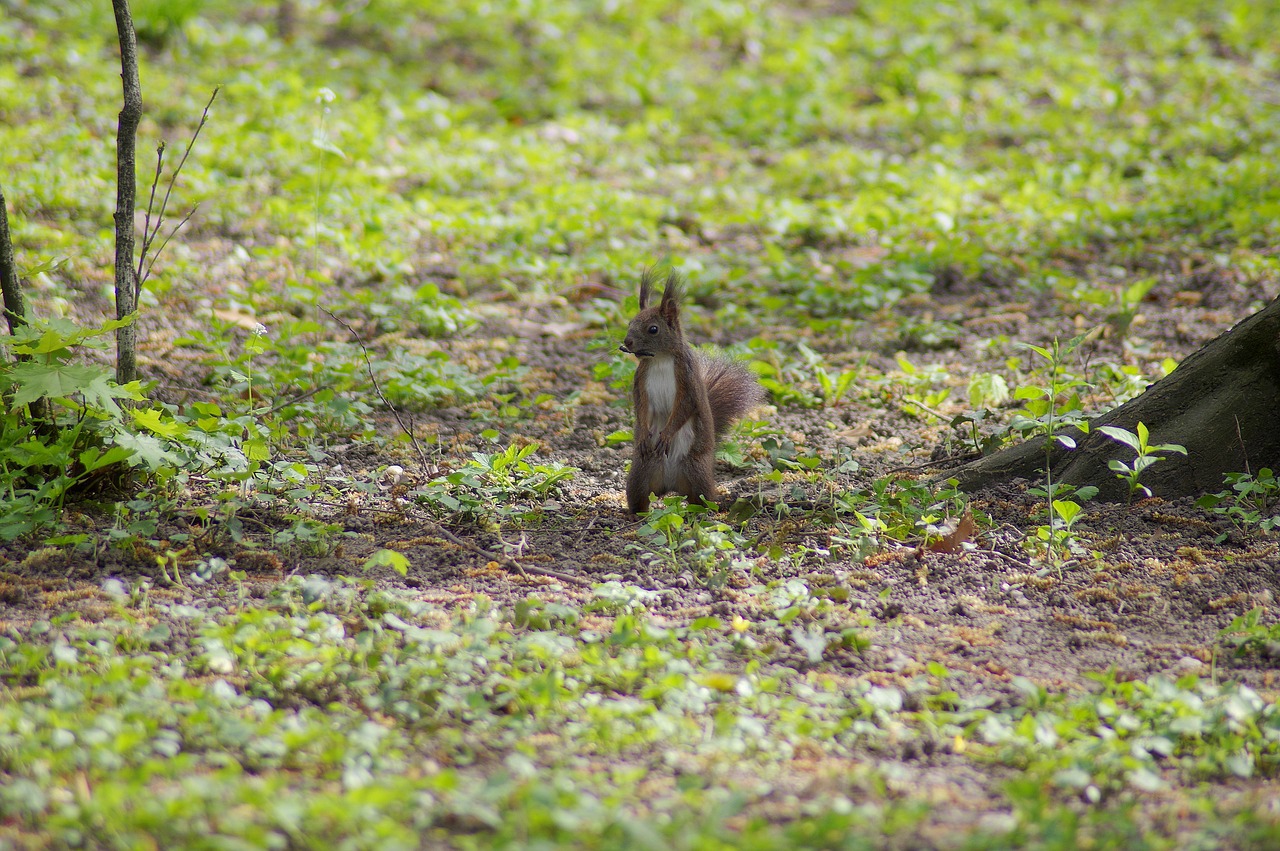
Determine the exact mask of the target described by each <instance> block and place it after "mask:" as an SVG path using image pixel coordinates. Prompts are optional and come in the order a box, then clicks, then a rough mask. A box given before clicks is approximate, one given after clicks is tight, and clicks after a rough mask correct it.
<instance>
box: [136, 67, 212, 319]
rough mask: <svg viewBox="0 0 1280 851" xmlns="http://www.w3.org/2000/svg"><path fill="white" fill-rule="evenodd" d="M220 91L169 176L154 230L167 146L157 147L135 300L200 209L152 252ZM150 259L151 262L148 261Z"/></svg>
mask: <svg viewBox="0 0 1280 851" xmlns="http://www.w3.org/2000/svg"><path fill="white" fill-rule="evenodd" d="M221 90H222V87H221V86H218V87H215V88H214V90H213V94H211V95H209V102H208V103H206V104H205V105H204V111H203V112H201V113H200V123H199V124H197V125H196V129H195V132H193V133H192V134H191V139H190V141H188V142H187V149H186V150H185V151H183V152H182V159H181V160H179V161H178V166H177V168H175V169H174V170H173V174H172V175H170V176H169V185H168V187H167V188H166V189H165V192H164V198H163V199H161V201H160V209H159V211H157V212H156V220H155V226H154V227H152V223H151V214H152V212H153V210H154V209H155V200H156V187H157V186H158V185H159V183H160V175H161V172H162V171H163V170H164V149H165V147H164V142H161V143H160V144H159V145H157V146H156V173H155V175H154V176H153V177H152V178H151V197H150V198H148V199H147V213H146V218H145V219H144V220H143V224H142V250H141V251H140V252H139V253H138V272H137V275H136V280H137V284H136V286H137V290H136V293H135V296H140V295H141V294H142V285H143V284H144V283H146V280H147V278H149V277H151V269H152V267H154V266H155V264H156V258H157V257H159V256H160V255H161V254H162V253H164V249H165V246H167V245H168V244H169V240H171V239H173V237H174V235H175V234H176V233H177V232H178V231H180V230H182V228H183V226H185V225H186V223H187V222H189V221H191V217H192V216H194V215H195V213H196V210H198V209H199V208H200V205H199V204H196V205H195V206H193V207H192V208H191V210H190V211H188V213H187V214H186V215H185V216H183V217H182V221H180V222H178V224H176V225H174V227H173V230H171V231H169V235H168V236H166V237H165V238H164V240H163V241H162V242H161V243H160V246H159V247H158V248H156V250H155V251H154V252H151V246H152V244H153V243H154V242H155V238H156V235H157V234H159V232H160V228H161V226H162V225H163V224H164V214H165V211H166V210H167V209H168V208H169V196H170V195H172V194H173V187H174V184H176V183H177V182H178V175H180V174H182V167H183V166H184V165H186V164H187V157H189V156H191V149H192V148H194V147H195V144H196V140H197V139H199V138H200V131H201V130H203V129H204V125H205V124H206V123H207V122H208V120H209V109H210V108H211V107H212V106H213V102H214V100H216V99H217V97H218V92H220V91H221ZM148 255H149V256H150V259H148Z"/></svg>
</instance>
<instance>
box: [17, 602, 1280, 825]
mask: <svg viewBox="0 0 1280 851" xmlns="http://www.w3.org/2000/svg"><path fill="white" fill-rule="evenodd" d="M796 590H797V589H790V590H789V591H788V592H787V593H781V594H780V593H779V592H780V591H781V589H775V590H773V591H770V590H768V589H765V588H761V589H759V590H758V592H757V593H756V594H755V599H756V601H757V605H758V606H759V609H760V613H761V617H760V618H759V619H758V620H756V621H755V622H754V623H751V624H729V623H721V622H720V621H719V620H718V619H716V618H701V619H698V620H695V621H692V622H688V623H685V624H683V625H681V624H673V623H670V622H667V623H663V622H662V621H660V620H659V619H656V618H654V617H652V616H651V615H650V614H649V613H648V611H647V604H646V603H645V602H644V597H645V592H640V591H638V590H637V589H629V588H627V587H624V586H606V587H604V588H602V589H601V590H600V591H599V592H598V593H597V594H596V595H595V596H594V599H593V600H591V601H590V602H587V603H586V604H585V605H583V606H581V607H571V606H565V605H562V604H554V605H551V604H544V603H540V602H539V601H537V599H536V598H531V599H529V600H527V601H525V602H524V603H522V604H520V605H519V606H517V607H516V608H515V609H514V610H509V611H503V610H497V609H494V608H492V607H491V606H490V604H489V603H488V602H487V601H486V600H485V599H483V598H478V599H477V600H475V601H474V602H473V603H472V604H471V605H470V606H469V607H468V608H465V609H463V610H460V611H456V612H447V611H444V610H441V609H437V608H433V607H431V606H429V605H424V604H422V603H420V602H416V601H415V600H414V599H413V598H412V597H411V596H409V595H407V594H404V593H399V592H392V593H389V592H385V591H379V590H374V589H373V586H372V584H370V583H365V582H352V581H346V580H342V581H329V580H325V579H321V578H319V577H312V578H309V579H306V580H300V579H295V580H293V581H290V582H287V583H285V584H283V585H281V586H280V587H279V588H278V589H277V590H276V591H275V592H273V594H272V596H271V598H270V600H269V601H267V603H266V605H262V604H261V603H251V604H250V603H248V602H245V601H238V600H236V598H235V595H234V594H233V593H231V592H230V591H229V592H228V593H227V594H226V595H224V596H223V597H222V598H221V599H213V600H210V601H209V602H210V603H211V604H212V605H206V606H201V607H198V608H197V607H193V606H189V605H186V604H182V603H172V604H170V603H166V602H164V601H163V599H162V598H155V599H152V598H151V597H150V596H149V594H148V592H146V591H145V590H142V591H135V592H134V593H133V595H132V597H131V598H123V597H120V598H117V599H116V601H115V602H113V603H110V604H109V605H107V606H106V607H105V609H103V607H102V606H101V604H98V609H101V610H103V611H104V615H105V616H104V617H102V619H101V620H100V621H99V622H97V623H85V622H83V621H80V620H78V619H77V618H75V617H67V616H60V617H56V618H54V619H53V621H52V622H50V621H44V622H39V623H37V624H36V625H35V626H34V627H33V628H32V629H31V630H30V632H29V633H28V634H27V635H26V636H25V637H24V638H23V640H22V641H15V640H13V639H12V638H0V669H2V670H3V672H4V681H5V686H6V688H7V694H8V699H6V700H3V701H0V771H3V773H4V774H5V775H7V777H8V780H7V782H6V783H5V784H4V787H3V792H0V815H2V816H3V817H4V821H5V824H6V825H7V827H6V828H5V830H6V831H7V832H8V834H9V836H10V837H11V838H12V837H17V838H23V837H25V838H27V839H33V838H38V837H43V840H41V841H52V842H54V843H58V844H61V843H67V844H76V843H77V841H82V840H83V839H84V838H88V837H92V838H93V841H94V842H95V843H96V844H99V845H104V846H108V847H122V848H123V847H134V846H135V845H136V844H137V843H139V842H144V841H152V842H157V843H159V844H161V845H169V844H179V845H183V846H184V847H193V846H192V843H194V844H195V845H196V846H200V847H215V846H217V845H219V844H220V843H222V842H224V841H225V842H227V843H231V844H233V845H234V844H235V843H236V842H242V843H248V844H252V845H266V846H269V847H275V846H279V845H283V844H285V843H289V844H292V845H302V846H318V845H321V844H329V843H332V842H336V841H341V842H342V843H343V844H344V845H346V846H347V847H374V846H379V847H392V846H395V847H416V846H417V843H418V837H422V838H423V839H428V840H429V839H430V838H431V837H437V838H439V839H444V838H449V839H450V840H451V841H453V842H455V843H457V844H459V845H461V846H470V845H472V844H474V845H475V846H476V847H495V846H501V847H523V846H524V844H525V843H530V842H532V843H536V844H542V843H552V844H569V845H572V846H574V847H634V845H633V843H636V844H640V845H642V846H649V847H683V848H708V847H725V846H728V845H733V846H738V845H739V843H741V845H742V846H744V847H759V848H782V847H791V846H790V845H789V843H794V842H796V841H811V840H813V839H814V838H815V837H821V836H822V835H824V834H829V835H831V836H833V837H834V836H838V837H839V840H838V841H836V843H835V844H836V845H838V846H840V847H864V844H863V843H862V841H860V840H857V839H856V838H855V835H856V834H863V835H864V836H869V835H870V833H869V832H878V831H886V832H888V833H889V834H891V835H892V834H894V833H901V834H903V835H910V834H911V832H912V831H916V830H918V831H921V835H924V836H928V835H930V831H931V830H936V829H938V823H935V821H934V820H935V819H936V818H937V817H938V816H940V815H941V813H939V814H937V815H936V816H935V815H931V811H930V807H929V806H928V804H927V798H925V797H920V796H917V795H914V794H911V793H910V792H906V786H904V785H903V784H910V783H912V782H918V781H912V780H911V778H913V777H917V776H919V772H920V771H921V769H922V767H923V766H925V765H928V764H929V763H930V762H931V761H933V760H938V759H943V760H946V761H948V762H949V763H951V764H952V765H954V763H955V762H957V761H961V762H970V763H972V764H973V765H974V766H975V767H981V768H982V770H983V771H984V772H985V773H986V774H987V776H988V777H989V778H991V779H990V780H989V781H988V782H989V783H990V784H991V786H990V788H989V789H988V791H989V793H990V794H991V796H992V797H991V800H989V801H985V802H981V804H979V805H977V806H976V807H974V805H973V803H972V802H971V804H970V806H971V807H974V808H973V809H972V810H966V811H964V812H963V813H962V814H961V815H962V818H961V832H960V834H959V835H958V836H955V837H952V840H953V841H949V842H948V843H947V844H948V845H950V846H952V847H959V846H960V845H961V844H962V842H960V840H961V839H962V838H964V837H968V839H967V840H966V841H970V842H971V843H972V844H973V845H975V847H976V846H977V845H985V844H987V843H991V844H995V845H997V846H1000V845H1004V846H1008V847H1018V846H1021V845H1022V843H1023V841H1024V840H1026V841H1033V842H1037V843H1041V844H1040V846H1039V847H1062V848H1065V847H1071V846H1070V845H1069V844H1067V841H1068V839H1071V838H1072V837H1078V836H1089V837H1092V838H1094V839H1095V840H1096V841H1099V842H1101V843H1103V845H1104V846H1105V845H1106V844H1108V843H1109V842H1111V841H1116V840H1119V839H1124V840H1125V841H1129V840H1134V839H1135V838H1137V837H1138V835H1139V834H1138V833H1137V832H1135V831H1136V830H1137V827H1136V826H1134V825H1132V824H1127V819H1128V816H1126V813H1127V811H1128V810H1129V809H1131V808H1132V806H1133V804H1134V803H1135V802H1136V800H1137V799H1138V798H1139V797H1140V796H1141V795H1144V794H1149V793H1151V792H1155V791H1158V790H1169V789H1174V790H1181V792H1182V794H1183V795H1184V796H1187V798H1188V799H1189V800H1192V801H1194V800H1196V798H1197V793H1196V785H1197V784H1198V783H1201V782H1203V781H1213V780H1222V779H1225V778H1231V777H1237V778H1249V777H1253V776H1263V777H1270V776H1273V775H1274V773H1275V771H1276V768H1277V766H1278V765H1280V715H1277V712H1276V707H1275V705H1274V704H1272V703H1267V702H1266V701H1264V700H1262V699H1261V698H1259V697H1258V696H1257V695H1256V694H1254V693H1253V692H1251V691H1250V690H1248V689H1246V688H1242V687H1235V686H1212V685H1210V684H1208V683H1207V682H1196V681H1195V678H1190V679H1188V680H1186V681H1183V682H1178V683H1174V682H1171V681H1168V680H1164V679H1160V678H1155V679H1152V680H1148V681H1146V682H1136V683H1135V682H1129V683H1117V682H1115V681H1112V680H1107V679H1105V678H1104V680H1103V681H1102V682H1101V684H1100V690H1099V691H1098V693H1096V694H1076V695H1051V694H1048V693H1046V692H1045V691H1044V690H1043V689H1040V688H1036V687H1034V686H1031V685H1030V684H1028V683H1021V684H1020V686H1019V688H1020V689H1021V693H1022V696H1021V698H1020V699H1018V700H1017V701H1014V702H1013V703H1012V705H1009V704H1007V703H1006V705H1005V707H1004V708H995V707H992V705H991V701H990V698H987V697H983V696H977V697H973V696H970V697H963V696H961V695H959V694H957V693H956V692H955V691H953V690H952V689H951V688H950V687H949V682H948V681H949V678H950V674H949V673H948V672H947V671H946V670H945V669H944V668H941V666H937V665H932V666H930V667H929V670H928V671H921V672H920V673H919V674H918V675H916V676H913V677H910V678H906V679H904V680H902V681H901V682H902V684H901V685H872V684H871V683H869V682H867V681H866V680H865V679H862V678H858V677H848V676H843V675H839V674H837V673H835V672H834V671H826V670H823V669H822V668H817V669H814V670H811V671H808V672H802V671H800V670H797V669H796V668H795V667H792V666H791V665H790V664H787V663H786V662H785V656H783V657H782V658H780V659H779V658H774V657H775V655H776V651H777V649H778V643H777V641H778V639H779V638H780V637H782V636H783V635H784V634H785V632H786V631H787V630H788V626H787V625H786V623H785V622H784V621H785V616H786V613H787V611H788V609H789V608H790V607H788V606H785V605H784V604H785V603H787V602H791V601H792V600H794V594H795V591H796ZM801 596H802V599H803V597H804V595H803V594H802V595H801ZM813 611H815V612H818V614H817V621H816V622H818V623H822V622H824V620H829V619H830V618H832V617H834V616H835V615H834V612H833V611H827V613H826V614H825V615H824V614H822V613H821V610H820V609H814V610H813ZM797 622H798V621H797ZM842 652H844V653H854V654H856V653H857V650H856V649H852V650H846V651H842ZM839 655H840V653H837V654H836V657H835V658H838V657H839ZM829 658H830V657H829ZM906 754H914V756H904V755H906ZM922 754H928V755H932V756H925V757H923V759H924V762H923V763H920V762H913V761H912V760H920V759H922V756H921V755H922ZM947 754H950V755H951V756H949V757H948V756H944V755H947ZM815 759H816V760H821V761H825V762H826V763H827V765H828V766H829V767H828V768H827V769H826V770H825V771H822V770H820V771H819V776H825V777H826V778H827V779H826V780H825V781H824V782H823V783H822V786H821V788H819V789H818V790H816V791H815V790H809V791H806V792H799V790H798V789H797V790H796V791H795V792H790V793H783V792H782V791H781V790H785V789H789V788H793V787H792V783H793V782H794V778H795V777H796V776H797V773H798V772H802V771H804V770H806V766H808V765H809V764H810V763H811V762H812V761H813V760H815ZM993 767H994V770H993ZM1000 777H1004V778H1006V779H1007V785H1002V783H1001V781H1000V780H999V778H1000ZM923 779H924V778H923V776H921V780H923ZM926 784H927V781H926ZM896 789H900V790H902V791H901V792H895V791H894V790H896ZM797 793H798V794H797ZM779 794H783V795H784V797H783V798H782V799H781V800H782V801H785V800H787V799H788V798H787V797H786V796H788V795H797V797H796V798H795V799H794V800H795V803H794V804H793V805H791V806H790V807H786V806H784V808H783V809H781V810H779V809H778V804H779V802H780V799H779V798H778V795H779ZM1077 796H1079V797H1080V798H1083V799H1084V800H1085V801H1086V802H1088V806H1086V807H1085V808H1084V809H1083V810H1082V809H1081V808H1080V807H1078V806H1075V805H1073V804H1072V803H1071V802H1072V800H1073V799H1076V798H1077ZM1204 805H1206V806H1211V804H1210V803H1209V801H1208V799H1206V801H1205V804H1204ZM984 813H987V814H990V815H989V816H988V819H989V822H988V823H989V824H997V825H999V826H1000V829H998V830H992V829H990V828H984V827H983V826H982V822H981V821H980V817H981V816H983V815H984ZM997 813H1004V814H1005V815H1004V816H1002V817H1000V818H995V814H997ZM954 815H955V814H953V816H954ZM779 817H781V818H779ZM1256 818H1261V816H1260V815H1259V816H1257V817H1256ZM991 819H994V820H993V821H992V820H991ZM1059 830H1063V831H1066V833H1065V834H1064V835H1063V836H1057V837H1055V835H1054V833H1055V831H1059ZM846 831H850V832H851V833H846ZM0 835H3V834H0ZM1187 835H1191V834H1187ZM1158 836H1159V834H1158V833H1157V834H1153V835H1152V836H1149V837H1148V838H1147V839H1146V840H1144V841H1147V842H1149V843H1151V842H1154V843H1155V844H1153V845H1147V846H1144V847H1170V846H1169V845H1167V844H1164V845H1162V844H1160V842H1158V841H1157V840H1158ZM805 837H808V839H806V838H805ZM1071 841H1074V839H1071ZM383 843H386V844H385V845H383ZM818 844H823V843H822V842H821V841H820V840H819V842H818ZM872 844H875V843H874V842H872V841H871V840H870V839H869V838H868V839H867V840H866V841H865V847H869V846H870V845H872ZM1184 847H1185V846H1184Z"/></svg>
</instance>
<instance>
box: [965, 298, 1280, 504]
mask: <svg viewBox="0 0 1280 851" xmlns="http://www.w3.org/2000/svg"><path fill="white" fill-rule="evenodd" d="M1277 418H1280V298H1277V299H1275V300H1274V301H1272V302H1271V303H1270V304H1269V305H1267V306H1266V307H1265V308H1263V309H1262V310H1260V311H1258V312H1257V313H1255V314H1254V315H1252V316H1250V317H1249V318H1248V319H1245V320H1244V321H1243V322H1240V323H1239V324H1237V325H1236V326H1235V327H1234V328H1232V329H1231V330H1229V331H1227V332H1226V333H1224V334H1221V335H1219V336H1218V337H1216V338H1215V339H1213V340H1210V341H1209V342H1208V343H1206V344H1205V345H1204V346H1202V347H1200V348H1199V349H1197V350H1196V351H1195V352H1192V353H1191V355H1189V356H1188V357H1187V358H1186V360H1184V361H1183V362H1182V363H1180V364H1179V365H1178V367H1177V369H1175V370H1174V371H1173V372H1171V373H1170V374H1169V375H1168V376H1166V377H1165V378H1163V379H1161V380H1160V381H1158V382H1156V383H1155V384H1153V385H1151V386H1150V387H1148V388H1147V389H1146V391H1145V392H1144V393H1143V394H1142V395H1141V396H1138V397H1137V398H1136V399H1131V400H1129V401H1128V402H1126V403H1125V404H1123V405H1121V406H1120V407H1118V408H1116V409H1114V410H1112V411H1109V412H1107V413H1105V414H1103V415H1102V416H1100V417H1098V418H1096V419H1094V420H1092V421H1091V422H1090V431H1089V434H1088V435H1082V434H1080V432H1078V431H1072V432H1069V433H1070V434H1071V435H1072V436H1073V437H1074V438H1075V439H1076V442H1077V446H1076V448H1075V449H1072V450H1067V449H1065V448H1064V447H1063V446H1061V445H1060V444H1056V443H1055V444H1054V446H1053V448H1052V449H1051V451H1050V459H1049V463H1050V466H1051V467H1052V469H1053V478H1054V479H1055V480H1056V481H1061V482H1069V483H1070V484H1073V485H1095V486H1097V487H1098V488H1099V489H1100V494H1099V496H1101V497H1102V498H1103V499H1122V498H1124V496H1125V494H1126V493H1127V490H1126V489H1125V488H1124V486H1123V485H1122V484H1121V483H1120V482H1119V480H1117V479H1116V477H1115V474H1114V473H1113V472H1112V471H1111V470H1110V469H1108V467H1107V462H1108V461H1110V460H1112V459H1113V458H1114V459H1119V460H1121V461H1124V462H1126V463H1127V462H1130V461H1132V460H1133V451H1132V450H1130V449H1128V448H1127V447H1125V446H1122V445H1121V444H1120V443H1118V442H1116V441H1115V440H1112V439H1111V438H1109V437H1107V436H1106V435H1104V434H1102V433H1101V432H1099V431H1097V427H1098V426H1101V425H1112V426H1118V427H1120V428H1123V429H1127V430H1128V431H1131V432H1132V431H1136V430H1137V426H1138V423H1140V422H1141V423H1144V424H1145V425H1146V426H1147V428H1148V429H1149V430H1150V432H1151V436H1150V442H1151V443H1152V444H1158V443H1175V444H1181V445H1182V446H1185V447H1186V449H1187V454H1186V455H1185V456H1184V455H1163V456H1161V458H1162V459H1163V460H1161V461H1160V462H1158V463H1156V464H1153V465H1152V466H1151V467H1149V468H1147V469H1146V470H1145V471H1144V472H1143V473H1142V479H1141V481H1142V483H1143V484H1145V485H1146V486H1147V487H1149V488H1150V489H1151V491H1152V492H1153V493H1154V494H1155V495H1156V496H1162V497H1176V496H1192V495H1197V494H1202V493H1210V492H1214V491H1219V490H1222V489H1223V480H1222V477H1223V475H1224V474H1225V473H1244V472H1248V473H1256V472H1257V471H1258V470H1259V469H1260V468H1262V467H1270V468H1272V469H1273V470H1274V469H1277V468H1280V427H1277ZM1044 465H1045V446H1044V439H1043V438H1039V439H1036V440H1030V441H1027V442H1025V443H1021V444H1018V445H1017V446H1013V447H1010V448H1009V449H1005V450H1002V451H1000V452H997V453H995V454H994V455H989V456H987V457H986V458H980V459H978V460H977V461H974V462H972V463H970V464H966V465H965V466H963V467H961V468H960V469H959V470H954V471H951V473H950V474H949V475H951V476H954V477H955V478H957V479H958V480H959V482H960V487H961V488H963V489H965V490H978V489H980V488H983V487H986V486H988V485H992V484H995V483H997V482H1000V481H1005V480H1007V479H1013V478H1025V479H1037V478H1040V477H1041V475H1042V473H1043V468H1044Z"/></svg>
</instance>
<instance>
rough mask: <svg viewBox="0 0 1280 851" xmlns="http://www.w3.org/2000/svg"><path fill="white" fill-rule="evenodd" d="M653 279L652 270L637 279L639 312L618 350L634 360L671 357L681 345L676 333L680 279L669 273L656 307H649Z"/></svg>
mask: <svg viewBox="0 0 1280 851" xmlns="http://www.w3.org/2000/svg"><path fill="white" fill-rule="evenodd" d="M656 278H657V275H656V274H655V273H654V271H653V270H652V269H648V270H646V271H645V273H644V274H643V275H641V276H640V312H639V313H637V314H636V317H635V319H632V320H631V324H630V325H629V326H627V338H626V339H625V340H623V341H622V345H621V346H619V347H618V349H619V350H621V351H624V352H627V353H628V354H633V355H635V356H636V357H638V358H651V357H653V356H655V355H659V354H671V353H672V352H674V351H676V350H677V349H679V347H680V346H682V345H684V335H683V334H682V333H681V331H680V276H679V275H677V274H676V273H675V272H671V273H669V274H668V275H667V285H666V287H665V288H663V290H662V301H660V302H658V304H657V306H656V307H649V298H650V296H652V295H653V283H654V281H655V280H656Z"/></svg>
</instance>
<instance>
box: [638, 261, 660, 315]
mask: <svg viewBox="0 0 1280 851" xmlns="http://www.w3.org/2000/svg"><path fill="white" fill-rule="evenodd" d="M657 277H658V275H657V272H656V270H655V269H654V268H653V267H652V266H650V267H649V268H648V269H645V270H644V273H643V274H641V275H640V309H641V310H644V309H645V308H646V307H648V306H649V296H651V295H653V282H654V281H655V280H656V279H657Z"/></svg>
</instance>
